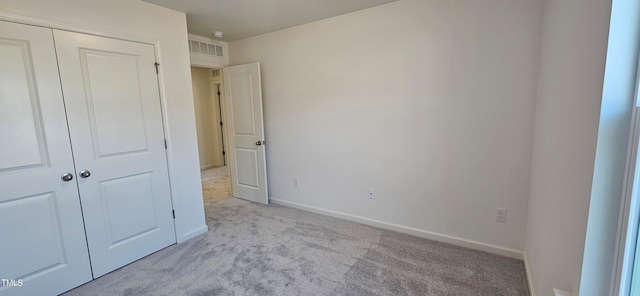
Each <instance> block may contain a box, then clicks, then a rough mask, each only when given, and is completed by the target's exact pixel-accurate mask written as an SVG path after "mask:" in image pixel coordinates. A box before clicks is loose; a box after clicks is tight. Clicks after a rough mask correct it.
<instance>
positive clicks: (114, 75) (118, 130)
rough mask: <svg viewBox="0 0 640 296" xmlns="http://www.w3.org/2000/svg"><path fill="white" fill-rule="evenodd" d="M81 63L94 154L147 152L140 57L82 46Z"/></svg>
mask: <svg viewBox="0 0 640 296" xmlns="http://www.w3.org/2000/svg"><path fill="white" fill-rule="evenodd" d="M80 62H81V64H82V72H83V73H82V74H83V80H84V81H83V84H84V86H85V88H86V89H85V92H86V95H85V98H86V100H87V102H86V103H87V106H88V108H89V124H90V125H91V127H92V134H93V141H94V143H93V146H94V147H95V149H96V151H95V154H96V156H97V157H105V156H109V155H118V154H123V153H134V152H141V151H146V149H147V136H146V134H145V123H144V119H145V118H144V112H143V109H142V108H143V106H142V99H143V98H142V92H141V89H140V86H141V84H142V83H141V81H140V71H139V68H138V66H139V65H138V64H139V63H140V59H139V57H138V56H135V55H128V54H120V53H113V52H104V51H98V50H88V49H82V50H80ZM124 106H126V108H123V107H124Z"/></svg>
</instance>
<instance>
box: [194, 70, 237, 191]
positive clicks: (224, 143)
mask: <svg viewBox="0 0 640 296" xmlns="http://www.w3.org/2000/svg"><path fill="white" fill-rule="evenodd" d="M190 66H191V67H197V68H203V69H208V70H209V72H211V71H212V70H220V82H219V83H218V82H214V81H213V78H211V76H209V77H208V78H209V83H210V86H215V85H216V84H217V85H220V88H219V89H218V91H219V92H220V97H219V98H220V104H219V106H218V107H219V108H220V110H219V111H220V120H222V122H223V124H222V130H223V132H222V133H223V134H222V135H221V136H222V139H223V140H222V151H226V152H227V153H226V154H223V155H222V159H223V164H225V166H226V167H227V171H229V180H230V182H233V181H231V178H232V177H233V176H231V171H230V167H229V166H230V165H231V161H232V160H231V158H230V157H229V158H227V156H228V155H229V153H228V152H229V146H228V145H229V141H225V140H224V137H225V135H229V130H228V127H229V125H228V124H227V122H228V121H227V109H226V105H225V101H226V98H225V96H224V79H223V76H222V75H223V74H222V69H224V68H225V67H213V66H207V65H202V64H198V63H191V64H190ZM214 91H215V90H214ZM213 95H214V96H215V100H218V95H217V93H214V94H213ZM193 99H194V100H195V98H193ZM229 193H230V194H231V197H233V186H231V184H229Z"/></svg>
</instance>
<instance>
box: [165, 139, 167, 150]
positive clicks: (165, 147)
mask: <svg viewBox="0 0 640 296" xmlns="http://www.w3.org/2000/svg"><path fill="white" fill-rule="evenodd" d="M164 150H167V139H164Z"/></svg>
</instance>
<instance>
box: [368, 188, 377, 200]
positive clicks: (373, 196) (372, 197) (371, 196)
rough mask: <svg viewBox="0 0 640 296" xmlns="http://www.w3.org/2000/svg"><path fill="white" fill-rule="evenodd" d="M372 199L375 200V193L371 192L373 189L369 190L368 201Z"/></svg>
mask: <svg viewBox="0 0 640 296" xmlns="http://www.w3.org/2000/svg"><path fill="white" fill-rule="evenodd" d="M374 198H376V192H375V191H374V190H373V188H369V199H374Z"/></svg>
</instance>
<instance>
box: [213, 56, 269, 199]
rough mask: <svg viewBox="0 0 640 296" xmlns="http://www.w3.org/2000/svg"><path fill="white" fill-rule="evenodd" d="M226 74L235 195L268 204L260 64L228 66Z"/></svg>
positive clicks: (230, 154) (232, 184) (231, 170)
mask: <svg viewBox="0 0 640 296" xmlns="http://www.w3.org/2000/svg"><path fill="white" fill-rule="evenodd" d="M223 74H224V96H225V109H226V115H227V134H228V135H229V137H228V139H229V160H230V161H229V168H230V172H231V187H232V191H233V196H234V197H239V198H243V199H247V200H251V201H255V202H259V203H264V204H267V203H269V198H268V196H267V166H266V162H265V150H264V149H265V148H264V146H265V145H264V142H265V141H264V123H263V120H262V88H261V85H260V64H259V63H253V64H246V65H240V66H233V67H228V68H224V69H223Z"/></svg>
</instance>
